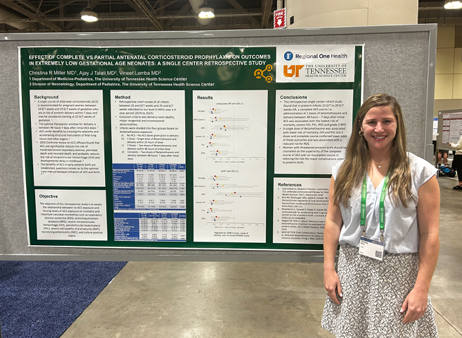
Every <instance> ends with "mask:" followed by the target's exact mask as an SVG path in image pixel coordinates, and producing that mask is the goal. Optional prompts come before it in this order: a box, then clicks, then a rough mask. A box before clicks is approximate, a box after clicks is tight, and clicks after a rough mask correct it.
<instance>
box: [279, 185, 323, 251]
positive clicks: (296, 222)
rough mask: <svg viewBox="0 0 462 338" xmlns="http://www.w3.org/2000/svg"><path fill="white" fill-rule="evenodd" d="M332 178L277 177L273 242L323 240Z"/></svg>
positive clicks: (319, 242) (320, 242) (317, 242)
mask: <svg viewBox="0 0 462 338" xmlns="http://www.w3.org/2000/svg"><path fill="white" fill-rule="evenodd" d="M329 184H330V178H275V179H274V216H273V242H274V243H291V244H322V240H323V232H324V222H325V220H326V214H327V205H328V203H329Z"/></svg>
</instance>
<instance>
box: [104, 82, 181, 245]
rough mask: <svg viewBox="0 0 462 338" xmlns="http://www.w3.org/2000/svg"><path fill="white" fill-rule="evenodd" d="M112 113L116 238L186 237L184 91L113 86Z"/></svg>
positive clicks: (118, 239) (138, 239)
mask: <svg viewBox="0 0 462 338" xmlns="http://www.w3.org/2000/svg"><path fill="white" fill-rule="evenodd" d="M111 114H112V152H113V164H112V180H113V190H114V227H115V240H116V241H186V164H185V162H186V161H185V105H184V91H154V90H113V91H111ZM140 211H142V212H140Z"/></svg>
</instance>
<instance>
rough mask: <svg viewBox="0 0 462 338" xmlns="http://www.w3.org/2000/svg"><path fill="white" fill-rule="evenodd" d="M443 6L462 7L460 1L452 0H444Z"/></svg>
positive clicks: (450, 7) (449, 7)
mask: <svg viewBox="0 0 462 338" xmlns="http://www.w3.org/2000/svg"><path fill="white" fill-rule="evenodd" d="M444 8H446V9H460V8H462V2H460V1H453V0H445V1H444Z"/></svg>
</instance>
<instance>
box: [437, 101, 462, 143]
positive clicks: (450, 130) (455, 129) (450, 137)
mask: <svg viewBox="0 0 462 338" xmlns="http://www.w3.org/2000/svg"><path fill="white" fill-rule="evenodd" d="M461 135H462V109H452V110H440V111H439V112H438V135H437V138H436V148H437V149H442V150H454V149H453V148H451V146H450V145H449V143H456V144H457V142H459V138H460V136H461Z"/></svg>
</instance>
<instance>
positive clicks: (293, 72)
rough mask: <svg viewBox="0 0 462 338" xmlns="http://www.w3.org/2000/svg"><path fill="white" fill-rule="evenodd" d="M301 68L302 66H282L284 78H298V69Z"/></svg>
mask: <svg viewBox="0 0 462 338" xmlns="http://www.w3.org/2000/svg"><path fill="white" fill-rule="evenodd" d="M302 68H303V65H291V66H287V65H284V76H285V77H294V76H295V77H299V76H300V69H302Z"/></svg>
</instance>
